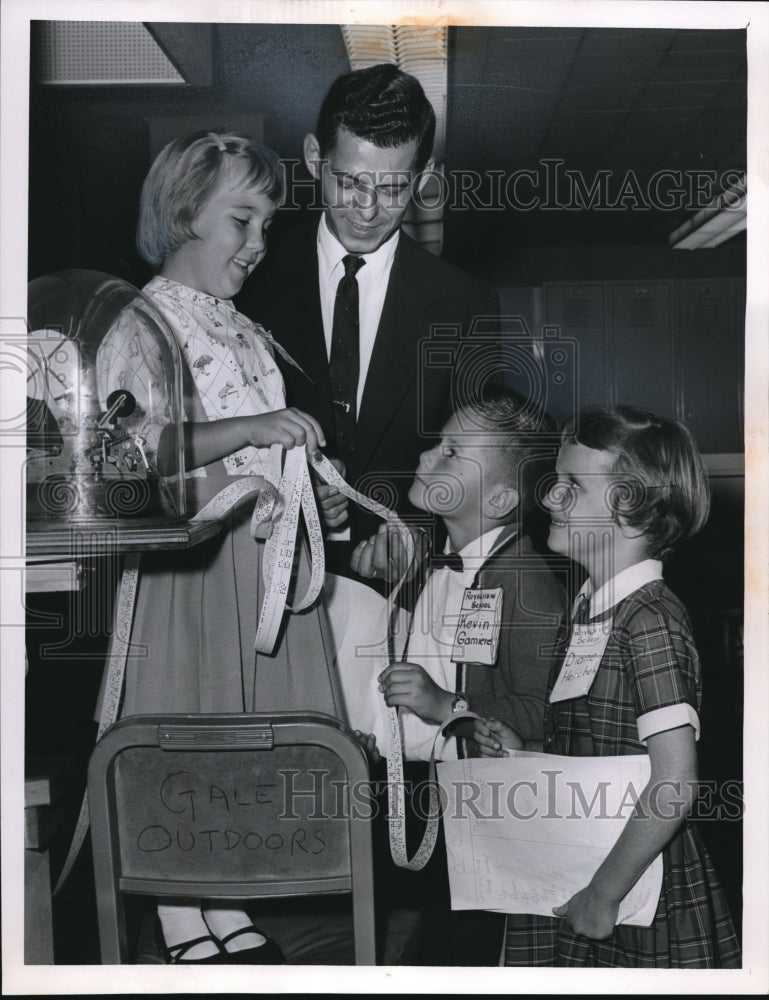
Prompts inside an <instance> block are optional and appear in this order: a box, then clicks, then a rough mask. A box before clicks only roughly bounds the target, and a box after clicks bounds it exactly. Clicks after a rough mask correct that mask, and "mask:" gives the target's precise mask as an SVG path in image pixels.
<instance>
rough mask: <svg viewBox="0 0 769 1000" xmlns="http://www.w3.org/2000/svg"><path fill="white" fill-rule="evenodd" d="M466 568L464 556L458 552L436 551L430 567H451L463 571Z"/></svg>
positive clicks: (456, 570) (434, 568)
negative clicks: (463, 560)
mask: <svg viewBox="0 0 769 1000" xmlns="http://www.w3.org/2000/svg"><path fill="white" fill-rule="evenodd" d="M464 568H465V565H464V563H463V562H462V556H461V555H460V554H459V553H458V552H436V553H435V554H434V555H433V556H431V557H430V569H433V570H439V569H450V570H453V571H454V572H455V573H461V572H462V570H463V569H464Z"/></svg>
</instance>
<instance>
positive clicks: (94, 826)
mask: <svg viewBox="0 0 769 1000" xmlns="http://www.w3.org/2000/svg"><path fill="white" fill-rule="evenodd" d="M368 781H369V776H368V765H367V762H366V758H365V754H364V752H363V750H362V749H361V747H360V746H359V745H358V744H357V743H356V742H355V740H354V739H353V737H352V736H351V734H350V732H349V730H347V729H346V728H345V727H344V726H343V725H342V723H341V722H339V721H338V720H337V719H334V718H332V717H331V716H327V715H321V714H295V713H272V714H258V715H197V716H191V715H157V716H135V717H127V718H125V719H122V720H121V721H120V722H118V723H116V724H115V725H114V726H112V727H111V728H110V729H108V730H107V731H106V732H105V733H104V735H103V736H102V738H101V739H100V740H99V742H98V743H97V745H96V747H95V749H94V751H93V754H92V757H91V761H90V765H89V772H88V797H89V803H90V813H91V835H92V845H93V863H94V875H95V882H96V896H97V909H98V922H99V938H100V945H101V958H102V962H103V963H104V964H119V963H123V962H125V961H127V955H128V941H127V929H126V919H125V908H124V899H123V894H124V893H141V894H146V895H151V896H158V897H162V896H172V897H183V896H190V897H193V898H200V899H214V898H216V899H230V900H232V899H240V900H242V899H254V898H268V897H273V898H274V897H283V896H302V895H307V894H312V893H324V894H338V893H351V894H352V915H353V934H354V944H355V962H356V964H357V965H374V964H375V962H376V958H375V940H374V885H373V870H372V853H371V824H370V813H371V798H370V794H369V790H368V789H369V786H368Z"/></svg>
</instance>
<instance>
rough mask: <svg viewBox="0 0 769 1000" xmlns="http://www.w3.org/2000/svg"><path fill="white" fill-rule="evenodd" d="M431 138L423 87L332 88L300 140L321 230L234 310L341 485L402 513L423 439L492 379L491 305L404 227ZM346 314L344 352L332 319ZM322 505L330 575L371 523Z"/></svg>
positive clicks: (289, 251)
mask: <svg viewBox="0 0 769 1000" xmlns="http://www.w3.org/2000/svg"><path fill="white" fill-rule="evenodd" d="M434 134H435V115H434V112H433V109H432V107H431V105H430V102H429V101H428V100H427V98H426V96H425V94H424V91H423V90H422V87H421V85H420V84H419V82H418V81H417V80H416V79H415V78H414V77H411V76H409V75H408V74H406V73H403V72H402V71H400V70H399V69H398V68H397V67H396V66H393V65H390V64H382V65H379V66H374V67H372V68H369V69H364V70H359V71H356V72H352V73H349V74H346V75H344V76H342V77H340V78H339V79H338V80H337V81H336V82H335V83H334V84H333V85H332V86H331V88H330V90H329V92H328V94H327V96H326V99H325V101H324V102H323V105H322V108H321V111H320V115H319V119H318V125H317V129H316V133H315V134H310V135H308V136H306V138H305V142H304V157H305V162H306V165H307V168H308V170H309V171H310V173H311V174H312V176H313V177H314V178H315V180H316V181H317V182H318V185H319V189H320V194H321V197H322V202H323V205H324V210H323V214H322V216H321V219H320V220H319V221H318V220H317V219H316V218H315V217H313V219H312V220H311V223H310V224H309V225H304V226H298V227H295V228H294V230H293V231H291V232H289V233H287V234H286V237H285V238H284V239H283V241H282V242H280V243H279V244H278V245H276V246H275V247H272V248H271V249H270V253H269V254H268V255H267V260H266V262H265V264H264V265H263V266H262V267H260V268H259V269H258V271H257V272H256V274H255V276H254V279H253V280H252V282H251V283H250V286H247V289H246V291H245V293H244V296H242V297H241V299H240V301H239V308H240V309H241V310H242V311H243V312H245V313H246V314H247V315H251V316H253V318H254V319H255V320H258V321H259V322H261V323H262V324H264V325H265V326H266V327H267V328H268V329H270V330H271V331H272V333H273V335H274V336H275V337H276V339H277V340H278V341H279V342H280V343H281V344H282V345H283V346H284V347H285V348H286V349H287V350H288V352H289V353H290V354H291V355H292V357H293V358H294V359H295V360H296V361H297V363H298V364H299V365H300V366H301V368H302V369H303V372H304V374H302V373H301V372H299V371H297V370H296V369H295V368H292V367H290V366H288V365H284V366H283V371H284V377H285V380H286V390H287V398H288V402H289V404H290V405H295V406H297V407H299V408H300V409H302V410H305V411H307V412H308V413H311V414H312V415H313V416H314V417H316V419H317V420H318V421H319V422H320V424H321V426H322V427H323V429H324V431H325V432H326V437H327V440H328V449H327V450H328V453H329V455H331V456H334V457H336V458H339V459H340V460H341V461H342V462H343V463H344V466H345V469H346V478H347V481H348V482H349V483H350V484H351V485H352V486H354V487H355V488H356V489H358V490H360V491H361V492H364V493H367V494H369V495H370V496H372V497H373V498H374V499H377V500H379V501H380V502H384V503H385V504H387V505H388V506H390V507H394V508H396V509H397V510H398V511H399V512H400V513H401V514H406V515H407V516H408V515H409V514H410V513H411V514H413V513H415V512H414V510H413V508H412V507H411V506H410V504H409V503H408V500H407V493H408V489H409V486H410V484H411V481H412V477H413V472H414V469H415V468H416V465H417V461H418V458H419V455H420V453H421V452H422V451H424V450H425V447H427V446H428V445H429V442H430V436H431V435H434V434H436V433H437V432H438V431H439V430H440V428H441V426H442V424H443V422H444V420H445V418H446V416H447V414H448V412H450V410H451V409H452V408H454V407H455V406H456V404H457V402H458V400H459V397H458V394H461V393H465V392H468V391H469V392H471V393H472V391H473V388H472V386H473V384H474V383H475V384H477V383H478V382H479V380H480V381H483V379H484V378H488V377H489V376H490V373H491V370H492V369H493V367H494V363H493V360H492V353H493V350H494V346H493V338H492V340H490V339H489V338H488V337H484V336H479V335H478V331H479V324H478V323H477V322H476V321H477V320H481V321H482V320H483V318H484V317H485V318H486V329H487V330H488V328H489V323H491V325H492V326H493V324H494V320H495V319H496V316H497V312H498V306H497V298H496V294H495V293H493V292H492V291H491V290H490V289H488V288H487V287H486V286H484V285H483V284H481V283H480V282H479V281H477V280H475V279H474V278H472V277H470V276H469V275H468V274H466V273H464V272H463V271H461V270H459V269H458V268H455V267H453V266H451V265H450V264H448V263H446V262H445V261H443V260H441V259H439V258H438V257H436V256H434V255H433V254H430V253H428V252H427V251H426V250H424V249H422V248H421V247H420V246H418V245H417V244H416V243H415V242H414V241H413V240H412V239H411V238H410V237H409V236H407V235H406V234H405V233H404V232H403V231H402V230H401V223H402V220H403V217H404V213H405V212H406V209H407V207H408V205H409V202H410V201H411V200H412V197H413V196H414V192H415V191H416V190H418V189H419V188H418V185H419V183H420V180H419V178H420V175H422V176H424V175H425V174H426V173H427V172H428V171H429V169H430V167H431V162H430V155H431V152H432V145H433V138H434ZM348 260H349V261H351V262H352V266H351V268H349V269H348V263H347V262H348ZM345 289H346V290H345ZM350 289H352V296H353V297H352V299H350V298H349V295H348V293H349V292H350ZM345 296H347V297H346V298H345ZM343 299H344V302H343ZM350 302H352V305H350ZM351 310H352V313H353V314H354V315H353V332H352V338H353V344H352V348H351V347H350V346H349V343H350V342H349V340H348V341H346V342H345V340H344V338H345V337H349V336H350V334H349V331H348V333H344V330H343V329H342V327H343V326H344V322H346V321H344V322H342V321H343V320H344V317H342V320H340V315H341V314H342V313H343V312H344V313H345V316H347V317H348V319H349V315H350V311H351ZM340 324H341V325H340ZM348 326H349V323H348ZM480 326H483V323H482V322H481V324H480ZM340 330H341V331H342V332H340ZM340 338H341V339H340ZM345 380H347V383H348V384H347V387H346V388H345ZM350 382H351V383H352V384H351V385H350V384H349V383H350ZM319 495H320V497H321V499H322V500H324V501H325V502H324V510H325V516H326V523H327V526H329V527H333V528H340V529H341V531H338V532H335V533H332V535H331V537H332V538H335V539H344V540H345V541H347V545H345V546H344V547H342V548H341V550H340V548H339V547H336V546H333V547H332V546H329V549H333V548H336V550H337V551H336V558H335V557H334V555H333V554H332V556H331V557H330V560H329V562H330V564H331V566H332V568H333V569H335V570H336V571H337V572H346V571H347V567H348V565H349V552H350V551H351V547H352V546H354V545H355V544H356V543H357V542H358V541H360V540H361V539H363V538H367V537H368V536H369V535H370V534H372V532H374V531H375V530H376V529H377V527H378V526H379V524H381V522H380V521H379V519H378V518H377V517H376V516H375V515H372V514H369V513H368V512H367V511H364V510H362V509H360V508H358V507H357V506H356V505H350V507H349V508H347V505H346V503H344V502H343V500H342V498H340V497H339V495H338V494H336V491H335V490H332V489H330V488H328V487H321V488H320V490H319ZM422 520H423V521H424V515H422ZM350 543H351V544H350Z"/></svg>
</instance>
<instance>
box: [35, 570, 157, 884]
mask: <svg viewBox="0 0 769 1000" xmlns="http://www.w3.org/2000/svg"><path fill="white" fill-rule="evenodd" d="M139 562H140V553H139V552H127V553H126V556H125V562H124V563H123V574H122V576H121V578H120V591H119V593H118V599H117V605H116V608H115V617H114V624H113V628H112V639H111V641H110V647H109V652H108V654H107V664H106V672H107V678H106V682H105V685H104V695H103V701H102V708H101V714H100V717H99V727H98V730H97V732H96V739H97V740H98V739H99V738H100V737H101V735H102V734H103V733H104V731H105V730H106V729H108V728H109V727H110V726H111V725H112V723H113V722H114V721H115V719H116V718H117V713H118V708H119V707H120V696H121V694H122V691H123V678H124V676H125V666H126V661H127V659H128V652H129V649H130V644H131V629H132V625H133V617H134V607H135V605H136V591H137V588H138V585H139ZM88 823H89V817H88V792H86V793H85V795H84V796H83V801H82V803H81V805H80V812H79V814H78V817H77V822H76V824H75V832H74V834H73V836H72V843H71V844H70V847H69V851H68V852H67V857H66V859H65V861H64V867H63V868H62V870H61V874H60V875H59V878H58V880H57V882H56V887H55V888H54V890H53V894H54V896H55V895H56V893H57V892H58V891H59V889H61V887H62V886H63V885H64V883H65V882H66V881H67V878H68V877H69V873H70V871H71V870H72V866H73V865H74V863H75V861H76V860H77V856H78V854H79V853H80V848H81V847H82V846H83V841H84V840H85V835H86V833H87V832H88Z"/></svg>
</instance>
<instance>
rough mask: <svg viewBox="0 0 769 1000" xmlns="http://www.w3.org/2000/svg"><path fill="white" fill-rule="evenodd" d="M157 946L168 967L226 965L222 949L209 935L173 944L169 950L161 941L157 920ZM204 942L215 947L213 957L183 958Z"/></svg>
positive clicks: (161, 936) (161, 931)
mask: <svg viewBox="0 0 769 1000" xmlns="http://www.w3.org/2000/svg"><path fill="white" fill-rule="evenodd" d="M157 926H158V944H159V945H160V948H161V950H162V952H163V954H164V955H165V959H166V963H167V964H168V965H227V964H228V956H227V954H226V952H225V951H224V949H223V948H221V947H220V946H219V942H218V941H217V940H216V938H215V937H212V936H211V935H210V934H204V935H203V936H202V937H198V938H193V939H192V940H191V941H184V942H183V943H182V944H174V945H171V947H170V948H169V947H168V945H167V944H166V943H165V941H164V939H163V930H162V928H161V925H160V921H159V920H158V924H157ZM204 941H210V942H211V943H212V944H214V945H215V946H216V949H217V950H216V953H215V954H213V955H206V957H205V958H185V957H184V956H185V955H186V954H187V952H188V951H189V950H190V948H193V947H194V946H195V945H196V944H202V943H203V942H204Z"/></svg>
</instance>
